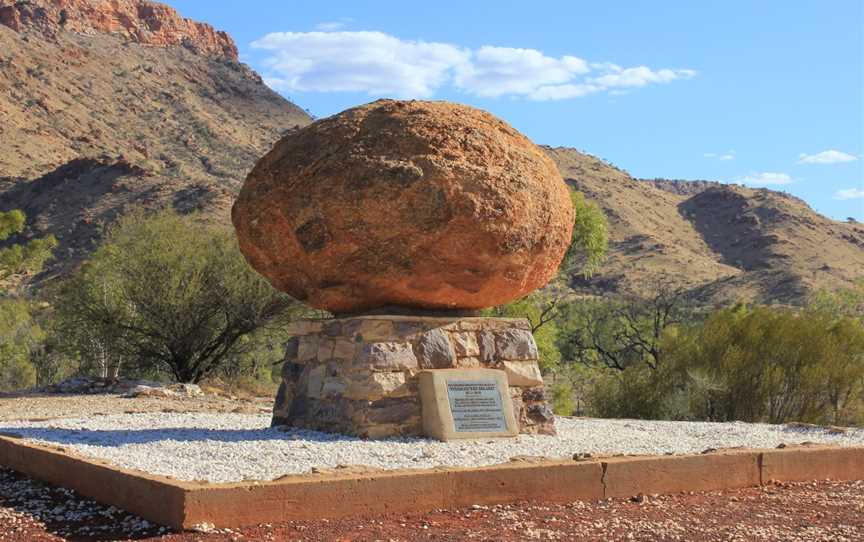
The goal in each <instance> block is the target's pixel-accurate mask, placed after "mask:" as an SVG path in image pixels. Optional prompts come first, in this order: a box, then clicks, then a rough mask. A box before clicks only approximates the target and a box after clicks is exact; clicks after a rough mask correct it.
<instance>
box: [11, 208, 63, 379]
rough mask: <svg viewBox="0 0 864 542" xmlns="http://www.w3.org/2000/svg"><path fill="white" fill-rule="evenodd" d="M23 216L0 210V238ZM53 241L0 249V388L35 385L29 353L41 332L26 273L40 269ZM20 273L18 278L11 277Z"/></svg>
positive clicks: (21, 224) (21, 223) (19, 228)
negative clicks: (34, 314)
mask: <svg viewBox="0 0 864 542" xmlns="http://www.w3.org/2000/svg"><path fill="white" fill-rule="evenodd" d="M26 223H27V217H26V216H25V215H24V213H23V212H21V211H19V210H12V211H7V212H0V241H7V240H8V239H9V238H10V237H11V236H13V235H16V234H19V233H22V232H23V231H24V228H25V225H26ZM55 246H57V240H56V239H54V237H53V236H50V235H49V236H47V237H42V238H37V239H32V240H30V241H28V242H26V243H15V244H11V245H9V246H7V247H5V248H2V249H0V390H2V391H8V390H12V389H19V388H25V387H29V386H33V385H34V384H36V377H37V371H36V367H35V366H34V365H33V363H32V355H33V354H34V352H36V351H37V350H39V349H40V348H41V345H42V342H43V341H44V340H45V333H44V332H43V330H42V328H41V327H40V326H39V324H38V323H37V322H36V320H35V318H34V316H33V311H32V309H33V305H32V303H31V302H30V301H29V300H28V299H27V297H26V296H25V291H24V288H23V285H25V284H26V283H27V280H26V276H27V275H29V276H32V275H35V274H37V273H39V272H40V271H41V270H42V267H43V266H44V264H45V262H46V261H47V260H48V259H49V258H50V257H51V254H52V251H53V249H54V247H55ZM13 275H22V277H14V278H13V277H12V276H13Z"/></svg>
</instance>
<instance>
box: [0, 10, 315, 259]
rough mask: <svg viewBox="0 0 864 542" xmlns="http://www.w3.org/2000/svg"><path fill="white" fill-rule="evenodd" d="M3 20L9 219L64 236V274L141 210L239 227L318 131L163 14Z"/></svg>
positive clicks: (2, 107) (59, 14)
mask: <svg viewBox="0 0 864 542" xmlns="http://www.w3.org/2000/svg"><path fill="white" fill-rule="evenodd" d="M0 22H2V24H0V141H2V148H0V210H8V209H10V208H20V209H23V210H24V211H25V212H26V213H27V214H28V216H29V217H30V218H31V225H32V226H33V228H32V231H33V232H34V233H35V234H42V233H54V234H55V235H56V236H57V237H58V238H59V240H60V243H61V245H60V248H59V251H58V259H57V261H58V262H59V264H60V266H61V267H68V266H69V264H70V263H73V262H75V261H76V260H77V259H79V258H80V257H81V256H83V255H85V254H86V253H87V252H88V251H89V250H91V249H92V248H93V246H94V245H95V242H96V241H97V240H98V237H99V232H100V231H101V230H102V228H103V227H104V225H106V224H108V223H110V222H111V221H112V220H113V219H114V217H116V216H118V215H119V214H122V213H124V212H126V211H127V210H128V209H130V208H132V207H134V206H146V207H164V206H173V207H175V208H177V209H179V210H181V211H188V210H193V209H206V210H208V212H210V213H212V214H213V216H218V217H219V219H223V218H224V219H226V220H227V216H228V214H227V210H228V208H229V207H230V204H231V202H232V200H233V195H234V192H235V191H236V189H237V188H238V187H239V185H240V183H241V182H242V180H243V178H244V177H245V176H246V173H247V171H248V170H249V169H250V168H251V166H252V165H253V163H254V162H255V160H256V159H257V158H258V157H260V156H261V155H262V154H263V153H265V152H266V151H267V150H269V149H270V147H271V146H272V144H273V142H274V141H275V140H277V139H278V138H279V137H280V135H281V134H282V133H284V132H285V131H286V130H291V129H293V128H295V127H297V126H302V125H305V124H308V123H309V122H310V121H311V118H310V117H309V115H307V114H306V113H305V112H304V111H303V110H302V109H300V108H299V107H297V106H295V105H294V104H292V103H290V102H288V101H286V100H285V99H284V98H282V97H281V96H279V95H278V94H276V93H275V92H273V91H271V90H270V89H269V88H268V87H267V86H266V85H264V84H263V82H262V81H261V78H260V77H259V76H258V74H256V73H255V72H253V71H252V70H251V69H249V68H248V67H247V66H245V65H244V64H241V63H239V62H238V60H237V49H236V46H235V45H234V42H233V40H231V38H230V37H229V36H228V35H227V34H225V33H224V32H217V31H215V30H214V29H213V28H212V27H210V26H209V25H206V24H202V23H196V22H193V21H189V20H188V19H183V18H182V17H180V16H179V15H178V14H177V12H176V11H174V10H173V9H171V8H169V7H167V6H164V5H161V4H155V3H151V2H147V1H145V0H111V1H108V0H24V1H22V0H0ZM56 267H58V266H57V265H56V264H55V268H56Z"/></svg>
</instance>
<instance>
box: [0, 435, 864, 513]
mask: <svg viewBox="0 0 864 542" xmlns="http://www.w3.org/2000/svg"><path fill="white" fill-rule="evenodd" d="M0 466H4V467H8V468H11V469H13V470H16V471H18V472H21V473H23V474H26V475H28V476H31V477H33V478H36V479H39V480H43V481H45V482H48V483H51V484H55V485H59V486H63V487H67V488H69V489H73V490H75V491H77V492H78V493H80V494H82V495H85V496H87V497H90V498H92V499H94V500H97V501H99V502H102V503H105V504H109V505H114V506H117V507H119V508H123V509H125V510H128V511H130V512H132V513H135V514H137V515H139V516H141V517H143V518H145V519H147V520H150V521H153V522H154V523H159V524H162V525H167V526H169V527H172V528H175V529H188V528H190V527H193V526H195V525H198V524H202V523H210V524H213V525H215V526H216V527H240V526H246V525H254V524H259V523H273V522H278V521H289V520H316V519H335V518H342V517H352V516H353V517H363V516H375V515H382V514H391V513H409V512H423V511H429V510H435V509H439V508H451V507H459V506H466V505H471V504H504V503H512V502H516V501H526V500H528V501H534V502H559V503H560V502H572V501H577V500H599V499H603V498H608V497H628V496H632V495H636V494H639V493H645V494H654V493H675V492H679V491H707V490H716V489H732V488H741V487H750V486H758V485H760V484H766V483H769V482H772V481H805V480H818V479H829V478H830V479H834V480H864V447H845V448H844V447H833V446H794V447H789V448H785V449H776V450H721V451H716V452H711V453H706V454H701V455H678V456H629V457H627V456H622V457H610V458H596V459H589V460H583V461H570V460H557V461H553V460H545V459H543V460H541V459H534V458H530V459H527V460H516V461H511V462H510V463H506V464H502V465H494V466H490V467H480V468H453V469H434V470H399V471H376V470H370V469H362V468H357V469H345V470H344V471H340V470H333V471H328V472H324V473H317V474H304V475H293V476H286V477H283V478H280V479H277V480H274V481H268V482H242V483H233V484H208V483H199V482H183V481H178V480H174V479H171V478H167V477H163V476H153V475H148V474H145V473H141V472H137V471H130V470H125V469H121V468H117V467H113V466H111V465H109V464H107V463H104V462H100V461H94V460H90V459H85V458H81V457H77V456H73V455H70V454H68V453H67V452H65V451H64V450H63V449H62V448H51V447H47V446H40V445H36V444H30V443H27V442H25V441H23V440H20V439H16V438H11V437H6V436H0Z"/></svg>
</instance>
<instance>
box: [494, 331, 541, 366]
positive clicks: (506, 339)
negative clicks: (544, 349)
mask: <svg viewBox="0 0 864 542" xmlns="http://www.w3.org/2000/svg"><path fill="white" fill-rule="evenodd" d="M495 355H496V356H497V358H498V359H501V360H509V361H518V360H532V359H537V358H538V357H539V355H538V353H537V343H536V342H534V336H533V335H532V334H531V332H530V331H528V330H524V329H507V330H504V331H498V332H495Z"/></svg>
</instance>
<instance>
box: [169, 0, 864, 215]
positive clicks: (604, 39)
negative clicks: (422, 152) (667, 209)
mask: <svg viewBox="0 0 864 542" xmlns="http://www.w3.org/2000/svg"><path fill="white" fill-rule="evenodd" d="M168 2H169V3H170V4H171V5H173V6H174V7H176V8H177V9H178V10H179V11H180V12H181V14H183V15H184V16H186V17H191V18H193V19H197V20H202V21H206V22H209V23H211V24H213V25H214V26H216V27H217V28H218V29H222V30H227V31H228V32H229V33H230V34H231V35H232V36H233V37H234V39H235V40H236V42H237V45H238V47H239V49H240V53H241V59H242V60H243V61H244V62H246V63H248V64H250V65H251V66H252V67H253V68H255V69H256V70H257V71H258V72H259V73H261V74H262V75H264V76H265V78H266V79H267V81H268V82H269V83H270V84H271V86H273V87H274V88H276V89H277V90H279V92H281V93H282V94H283V95H285V96H286V97H288V98H290V99H291V100H292V101H294V102H295V103H297V104H298V105H300V106H301V107H303V108H307V109H308V110H309V111H310V112H311V113H312V114H314V115H315V116H319V117H320V116H327V115H330V114H333V113H336V112H338V111H341V110H342V109H345V108H347V107H350V106H352V105H357V104H360V103H365V102H368V101H371V100H373V99H375V98H378V97H382V96H391V97H406V98H407V97H416V98H429V99H444V100H452V101H458V102H463V103H467V104H470V105H474V106H476V107H480V108H483V109H486V110H488V111H491V112H492V113H494V114H496V115H498V116H500V117H502V118H503V119H505V120H506V121H508V122H510V123H511V124H512V125H513V126H515V127H516V128H517V129H519V130H521V131H522V132H524V133H525V134H527V135H528V136H529V137H531V138H532V139H533V140H534V141H536V142H538V143H544V144H549V145H561V146H568V147H575V148H577V149H581V150H584V151H587V152H589V153H591V154H594V155H597V156H599V157H602V158H604V159H606V160H608V161H610V162H612V163H613V164H615V165H617V166H619V167H621V168H623V169H626V170H627V171H629V172H630V173H631V174H632V175H634V176H637V177H648V178H650V177H665V178H679V179H711V180H720V181H724V182H739V183H743V184H748V185H750V186H766V187H769V188H773V189H775V190H783V191H788V192H790V193H792V194H795V195H796V196H799V197H802V198H804V199H805V200H806V201H808V202H809V203H810V204H811V205H812V206H813V207H814V208H815V209H816V210H818V211H820V212H822V213H824V214H826V215H828V216H830V217H832V218H837V219H845V218H846V217H854V218H856V219H857V220H859V221H864V2H861V1H860V0H832V1H816V0H786V1H779V0H777V1H767V0H762V1H753V0H747V1H744V0H740V1H739V0H724V1H712V0H702V1H686V2H685V1H666V0H664V1H659V0H658V1H656V2H639V1H636V0H631V1H627V2H625V1H614V0H613V1H604V2H601V1H599V0H598V1H594V2H581V1H576V0H571V1H563V0H562V1H542V0H535V1H532V2H528V1H518V2H517V1H512V2H508V1H505V0H496V1H494V2H493V1H466V0H461V1H450V0H438V1H436V2H423V3H419V2H418V3H414V2H409V1H405V0H401V1H391V0H377V1H372V0H369V1H329V2H321V1H318V2H305V1H286V0H282V1H278V0H246V1H244V2H239V1H230V2H229V1H224V2H212V1H203V0H168Z"/></svg>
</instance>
